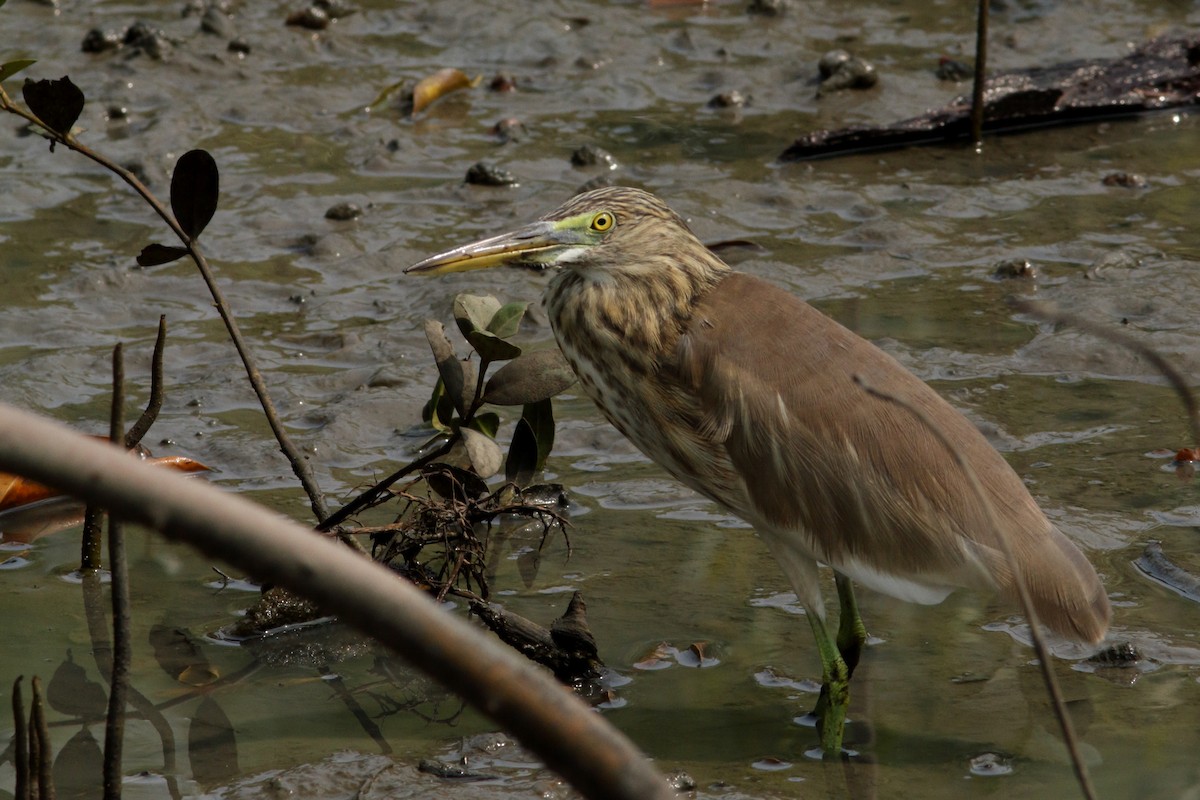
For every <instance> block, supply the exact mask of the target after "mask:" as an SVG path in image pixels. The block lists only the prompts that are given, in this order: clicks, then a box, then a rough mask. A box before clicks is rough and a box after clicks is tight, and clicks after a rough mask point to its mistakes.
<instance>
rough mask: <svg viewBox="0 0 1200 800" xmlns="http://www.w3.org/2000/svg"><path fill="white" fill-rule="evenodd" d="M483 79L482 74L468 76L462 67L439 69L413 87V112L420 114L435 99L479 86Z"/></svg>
mask: <svg viewBox="0 0 1200 800" xmlns="http://www.w3.org/2000/svg"><path fill="white" fill-rule="evenodd" d="M482 79H483V76H482V75H480V76H479V77H477V78H474V79H472V78H468V77H467V75H466V73H464V72H463V71H462V70H460V69H453V68H447V69H439V70H438V71H437V72H435V73H433V74H432V75H430V76H428V77H426V78H422V79H421V80H419V81H418V82H417V85H416V86H414V87H413V100H412V113H413V114H419V113H420V112H421V111H422V110H423V109H425V108H427V107H428V106H429V104H430V103H432V102H433V101H434V100H437V99H438V98H439V97H442V96H443V95H447V94H450V92H454V91H458V90H459V89H466V88H470V87H474V86H478V85H479V82H480V81H481V80H482Z"/></svg>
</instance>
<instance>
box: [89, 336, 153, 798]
mask: <svg viewBox="0 0 1200 800" xmlns="http://www.w3.org/2000/svg"><path fill="white" fill-rule="evenodd" d="M165 332H166V329H165V328H164V327H163V322H162V319H161V318H160V320H159V338H158V343H157V345H156V346H155V348H154V351H155V356H156V359H157V360H158V363H159V367H160V369H161V364H162V361H161V358H162V342H163V336H164V334H165ZM124 385H125V365H124V361H123V359H122V357H121V345H120V343H119V342H118V343H117V345H116V347H114V348H113V396H112V410H111V414H110V417H109V427H108V438H109V441H111V442H112V443H113V444H115V445H122V444H124V443H125V415H124V413H123V409H124V405H125V404H124V391H123V387H124ZM161 392H162V387H161V384H160V386H159V398H158V404H159V405H160V406H161V405H162V396H161ZM151 394H152V395H153V392H151ZM151 405H153V401H151ZM147 412H149V409H147ZM142 416H143V419H145V418H146V414H143V415H142ZM150 422H153V418H151V420H150ZM146 427H149V424H147V426H146ZM139 438H140V436H139ZM108 568H109V571H110V573H111V575H112V580H111V583H110V585H109V590H110V591H111V593H112V615H113V668H112V679H111V681H110V683H109V692H108V714H107V719H106V721H105V725H104V798H105V800H121V780H122V777H123V775H122V773H121V761H122V758H121V754H122V751H123V749H124V741H125V701H126V697H128V694H129V670H130V664H131V662H132V660H133V646H132V644H131V643H130V635H131V634H130V630H129V628H130V622H129V565H128V563H127V562H126V559H125V536H124V533H123V531H122V530H121V522H120V520H119V519H118V518H117V517H116V516H115V515H114V514H112V513H111V512H110V513H109V515H108Z"/></svg>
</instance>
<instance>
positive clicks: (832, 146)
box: [779, 34, 1200, 161]
mask: <svg viewBox="0 0 1200 800" xmlns="http://www.w3.org/2000/svg"><path fill="white" fill-rule="evenodd" d="M1197 98H1200V34H1194V35H1191V36H1186V37H1167V36H1164V37H1160V38H1158V39H1152V40H1151V41H1149V42H1147V43H1146V44H1144V45H1142V46H1141V47H1140V48H1138V49H1137V50H1134V51H1133V52H1132V53H1130V54H1129V55H1127V56H1125V57H1123V58H1118V59H1116V60H1109V59H1094V60H1086V61H1073V62H1070V63H1066V64H1057V65H1054V66H1049V67H1034V68H1032V69H1023V70H1017V71H1014V72H1006V73H1003V74H1000V75H996V76H993V77H991V78H989V79H988V81H987V86H986V90H985V92H984V103H985V106H984V121H983V130H984V131H985V132H986V133H999V132H1012V131H1016V130H1023V129H1026V128H1032V127H1043V126H1047V125H1064V124H1071V123H1077V122H1083V121H1087V120H1095V119H1102V118H1109V117H1123V116H1130V115H1133V114H1141V113H1145V112H1148V111H1159V110H1162V109H1168V108H1177V107H1180V106H1187V105H1194V104H1195V103H1196V102H1197ZM970 117H971V98H969V97H957V98H955V99H954V100H953V101H952V102H951V103H950V104H949V105H947V106H944V107H942V108H939V109H935V110H933V111H928V112H926V113H925V114H922V115H921V116H919V117H913V118H912V119H906V120H902V121H900V122H896V123H894V124H892V125H888V126H885V127H856V128H842V129H840V130H832V131H830V130H824V131H814V132H813V133H809V134H806V135H804V136H801V137H800V138H799V139H797V140H796V141H795V142H793V143H792V144H791V146H790V147H788V148H787V149H786V150H784V151H783V153H782V154H781V155H780V156H779V158H780V160H781V161H800V160H804V159H810V158H820V157H824V156H832V155H838V154H841V153H847V152H853V151H857V150H881V149H891V148H898V147H906V146H909V145H914V144H931V143H942V142H949V141H955V140H968V141H969V139H970V135H971V120H970Z"/></svg>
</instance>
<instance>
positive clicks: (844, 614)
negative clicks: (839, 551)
mask: <svg viewBox="0 0 1200 800" xmlns="http://www.w3.org/2000/svg"><path fill="white" fill-rule="evenodd" d="M835 581H836V583H837V590H838V605H839V606H840V607H841V614H840V615H839V616H838V631H837V649H838V653H839V654H840V655H841V656H842V660H843V661H845V662H846V674H847V680H848V679H849V676H850V675H853V674H854V668H855V667H857V666H858V661H859V659H860V658H861V657H862V652H863V649H864V648H865V647H866V645H867V627H866V626H865V625H863V621H862V617H861V616H860V615H859V613H858V601H857V599H856V598H855V597H854V585H853V584H852V583H851V582H850V579H849V578H847V577H845V576H844V575H842V574H840V573H839V574H837V575H836V576H835Z"/></svg>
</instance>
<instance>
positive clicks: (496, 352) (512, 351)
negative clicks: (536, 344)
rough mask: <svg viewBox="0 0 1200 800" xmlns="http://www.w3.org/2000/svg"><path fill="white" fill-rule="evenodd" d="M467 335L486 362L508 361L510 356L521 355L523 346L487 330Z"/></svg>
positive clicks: (472, 345)
mask: <svg viewBox="0 0 1200 800" xmlns="http://www.w3.org/2000/svg"><path fill="white" fill-rule="evenodd" d="M465 335H466V337H467V341H468V342H470V343H471V347H474V348H475V352H476V353H479V357H480V358H481V359H483V361H484V363H487V364H491V363H492V362H493V361H508V360H509V359H510V358H516V357H517V356H519V355H521V348H519V347H517V346H516V345H515V344H512V343H511V342H506V341H504V340H503V339H501V338H500V337H499V336H494V335H492V334H490V333H488V332H487V331H471V332H470V333H467V334H465Z"/></svg>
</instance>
